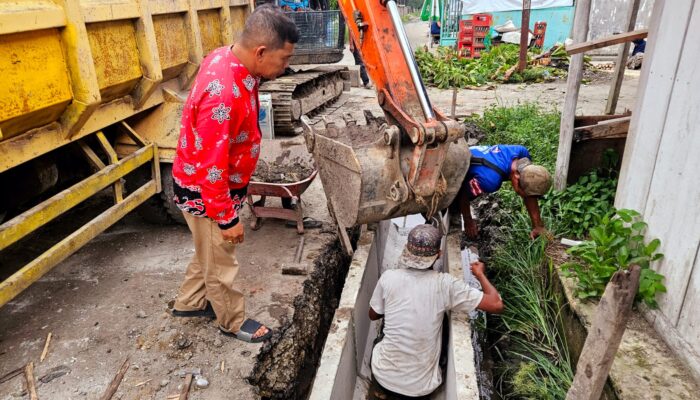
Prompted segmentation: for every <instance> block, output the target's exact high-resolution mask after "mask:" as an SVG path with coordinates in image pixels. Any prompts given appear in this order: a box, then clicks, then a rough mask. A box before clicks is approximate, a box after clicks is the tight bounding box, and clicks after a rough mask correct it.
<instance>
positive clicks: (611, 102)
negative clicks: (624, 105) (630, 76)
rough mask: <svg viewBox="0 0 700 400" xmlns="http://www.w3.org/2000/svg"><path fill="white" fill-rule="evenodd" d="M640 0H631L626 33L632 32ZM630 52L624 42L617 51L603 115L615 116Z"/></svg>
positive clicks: (626, 43) (628, 46)
mask: <svg viewBox="0 0 700 400" xmlns="http://www.w3.org/2000/svg"><path fill="white" fill-rule="evenodd" d="M639 3H640V0H632V4H631V5H630V9H629V14H628V15H627V31H628V32H629V31H633V30H634V27H635V25H636V23H637V12H638V11H639ZM629 52H630V43H629V42H625V43H623V44H621V45H620V48H619V49H618V54H617V58H616V59H615V76H614V77H613V81H612V84H611V85H610V93H608V103H607V104H606V105H605V113H606V114H609V115H612V114H615V109H616V108H617V99H618V98H619V97H620V88H621V87H622V80H623V79H624V78H625V68H626V64H627V55H628V54H629Z"/></svg>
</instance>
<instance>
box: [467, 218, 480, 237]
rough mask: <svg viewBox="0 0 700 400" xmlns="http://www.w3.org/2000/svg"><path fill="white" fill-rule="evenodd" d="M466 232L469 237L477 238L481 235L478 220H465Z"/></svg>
mask: <svg viewBox="0 0 700 400" xmlns="http://www.w3.org/2000/svg"><path fill="white" fill-rule="evenodd" d="M464 232H465V233H466V234H467V238H468V239H476V237H477V236H478V235H479V227H478V226H477V225H476V221H474V220H471V221H464Z"/></svg>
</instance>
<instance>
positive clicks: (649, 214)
mask: <svg viewBox="0 0 700 400" xmlns="http://www.w3.org/2000/svg"><path fill="white" fill-rule="evenodd" d="M668 6H669V7H670V4H669V5H668ZM673 7H676V3H675V2H674V4H673ZM689 14H690V15H689V17H690V19H689V20H680V21H676V24H675V25H674V26H676V27H678V28H679V29H680V31H681V32H682V31H683V29H682V25H681V21H685V23H686V24H687V26H688V29H687V30H686V31H685V32H686V33H685V38H684V39H683V41H684V44H683V48H682V53H681V55H680V58H679V59H678V61H677V65H678V66H677V70H676V73H675V76H674V79H673V88H672V92H671V93H670V101H669V103H668V108H667V109H666V110H665V112H663V113H664V114H665V121H664V124H663V126H662V127H661V128H660V129H661V131H662V132H663V136H662V137H661V140H660V142H659V145H658V156H657V157H656V159H655V160H654V161H653V163H652V166H653V170H652V171H650V172H651V173H652V176H651V183H650V185H649V190H648V192H647V194H646V197H647V202H646V206H645V208H644V209H643V211H642V215H643V217H644V219H645V221H646V222H647V223H648V224H649V228H648V230H647V237H648V238H649V239H651V238H660V239H661V243H662V252H663V253H664V254H665V255H666V257H664V259H663V260H661V262H660V263H659V264H658V265H657V266H656V267H655V268H656V269H657V270H658V272H659V273H661V274H663V275H664V276H665V277H666V279H665V281H664V284H665V285H666V287H667V289H668V293H666V294H664V295H663V296H661V297H660V298H659V307H660V309H661V311H662V312H663V313H664V314H665V315H666V316H667V317H668V319H669V320H670V321H671V323H672V324H674V325H676V326H677V325H678V323H679V320H680V312H681V308H682V305H683V304H684V302H685V298H686V296H687V295H688V293H690V292H692V291H693V290H698V288H697V287H690V277H691V275H692V269H693V268H692V266H693V264H694V261H695V256H696V254H697V248H698V245H700V213H698V212H697V210H698V204H700V185H698V184H697V182H698V180H697V171H699V170H700V158H699V157H692V156H689V150H690V151H691V152H692V150H691V149H700V135H698V134H697V128H696V127H697V126H700V113H698V110H700V96H698V93H699V92H700V79H697V65H698V63H700V30H698V29H692V27H697V26H700V7H697V6H696V7H693V9H692V12H690V13H689ZM649 95H650V96H655V95H656V94H655V93H652V92H650V93H649ZM646 112H647V113H652V114H660V113H661V112H660V110H652V109H649V110H646ZM645 128H646V127H645ZM632 157H634V154H633V155H632ZM636 173H639V174H641V173H648V172H646V171H644V172H643V171H637V172H636ZM637 195H638V196H639V195H644V194H643V193H638V194H637Z"/></svg>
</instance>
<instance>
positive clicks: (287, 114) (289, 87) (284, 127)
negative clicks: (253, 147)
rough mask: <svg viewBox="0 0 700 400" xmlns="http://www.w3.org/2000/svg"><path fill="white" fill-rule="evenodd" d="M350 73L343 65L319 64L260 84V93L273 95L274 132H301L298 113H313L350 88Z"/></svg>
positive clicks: (281, 134) (294, 133)
mask: <svg viewBox="0 0 700 400" xmlns="http://www.w3.org/2000/svg"><path fill="white" fill-rule="evenodd" d="M349 76H350V74H349V72H348V68H347V67H345V66H322V67H316V68H313V69H310V70H306V71H301V72H296V73H294V74H290V75H285V76H281V77H279V78H277V79H275V80H274V81H270V82H265V83H263V84H262V85H261V86H260V92H261V93H269V94H270V95H271V97H272V109H273V116H274V124H275V135H280V136H294V135H298V134H300V133H301V132H302V130H301V121H300V119H301V116H302V115H313V114H314V113H316V112H317V111H318V110H319V109H321V108H322V107H324V106H326V105H327V104H329V103H331V102H333V101H334V100H336V99H337V98H338V97H340V95H341V94H342V93H343V90H344V88H345V87H349V82H350V80H349Z"/></svg>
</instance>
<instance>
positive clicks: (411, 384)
mask: <svg viewBox="0 0 700 400" xmlns="http://www.w3.org/2000/svg"><path fill="white" fill-rule="evenodd" d="M440 242H441V235H440V232H439V231H438V230H437V228H435V227H433V226H432V225H419V226H417V227H415V228H413V230H411V232H410V233H409V234H408V243H407V244H406V248H405V249H404V251H403V253H402V254H401V258H400V259H399V268H398V269H394V270H388V271H386V272H384V273H383V274H382V276H381V277H380V279H379V282H378V283H377V286H376V288H375V289H374V294H373V295H372V299H371V300H370V308H369V318H370V319H371V320H373V321H374V320H377V319H380V318H384V330H383V338H382V339H381V340H380V341H379V342H378V343H377V344H376V345H375V347H374V349H373V351H372V361H371V366H372V383H371V386H370V390H369V399H371V400H374V399H382V400H393V399H397V400H403V399H428V396H429V395H430V394H431V393H432V392H433V391H434V390H435V389H437V388H438V386H440V384H441V383H442V373H441V371H440V367H439V365H438V361H439V358H440V349H441V345H442V324H443V316H444V313H445V312H446V311H465V312H470V311H473V310H474V309H479V310H483V311H486V312H490V313H496V314H498V313H501V312H502V311H503V302H502V301H501V297H500V295H499V294H498V291H497V290H496V288H494V287H493V285H492V284H491V282H489V280H488V279H487V278H486V276H485V274H484V264H483V263H481V262H478V261H477V262H475V263H473V264H472V265H471V270H472V273H473V274H474V277H475V278H476V279H477V280H478V281H479V282H480V283H481V287H482V289H483V291H481V290H478V289H474V288H472V287H470V286H468V285H467V284H466V283H465V282H464V281H463V280H461V279H458V278H455V277H453V276H451V275H449V274H446V273H442V272H438V271H435V270H434V269H433V268H432V267H433V265H434V264H435V261H436V260H437V259H438V257H439V256H440Z"/></svg>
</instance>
